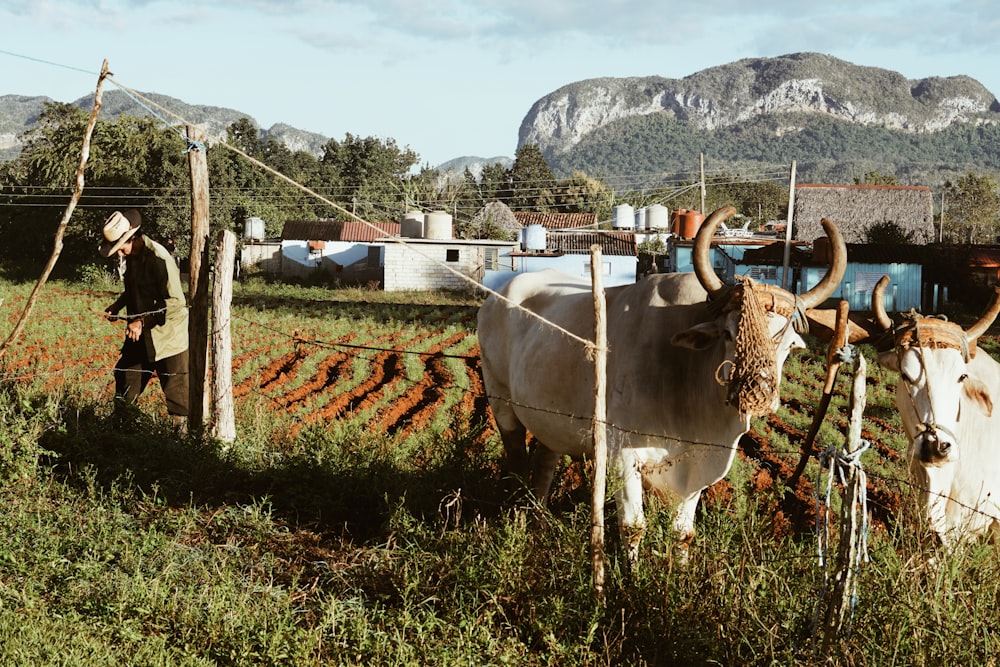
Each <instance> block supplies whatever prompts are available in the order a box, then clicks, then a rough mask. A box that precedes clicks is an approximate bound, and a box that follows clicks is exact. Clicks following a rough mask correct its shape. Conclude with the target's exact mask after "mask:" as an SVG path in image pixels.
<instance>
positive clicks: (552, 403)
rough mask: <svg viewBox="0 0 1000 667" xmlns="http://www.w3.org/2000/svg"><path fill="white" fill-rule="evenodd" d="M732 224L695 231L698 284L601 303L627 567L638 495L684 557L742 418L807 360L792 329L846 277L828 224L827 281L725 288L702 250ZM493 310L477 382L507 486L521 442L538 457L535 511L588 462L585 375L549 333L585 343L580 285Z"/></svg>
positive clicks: (589, 388) (565, 345) (588, 374)
mask: <svg viewBox="0 0 1000 667" xmlns="http://www.w3.org/2000/svg"><path fill="white" fill-rule="evenodd" d="M734 212H735V210H734V209H733V208H732V207H727V208H725V209H720V210H718V211H716V212H715V213H713V214H712V215H711V216H709V218H708V220H706V221H705V223H704V224H703V225H702V227H701V229H700V230H699V233H698V235H697V237H696V240H695V245H694V253H693V260H694V264H695V273H694V274H690V273H677V274H660V275H651V276H646V277H644V278H642V279H641V280H640V281H639V282H637V283H636V284H634V285H626V286H620V287H612V288H610V289H608V290H607V292H606V301H607V322H608V325H607V327H608V348H609V350H608V358H607V422H608V427H607V433H608V456H609V472H610V473H611V474H612V476H613V477H612V479H613V481H612V483H611V488H613V489H615V490H616V504H617V506H618V518H619V523H620V525H621V526H622V533H623V535H625V536H626V537H627V539H628V543H629V544H628V548H629V555H630V557H633V558H634V557H635V555H636V554H637V550H638V544H639V541H640V539H641V536H642V532H643V528H644V526H645V519H644V514H643V504H642V500H643V497H642V494H643V488H644V487H646V488H648V489H651V490H652V491H654V492H656V493H657V494H659V495H661V496H664V497H667V498H670V499H672V500H675V501H679V503H680V505H679V508H678V510H677V513H676V518H675V520H674V528H675V530H677V531H678V532H679V534H680V538H681V543H682V545H684V546H686V545H687V543H688V542H689V541H690V540H691V539H692V538H693V537H694V515H695V509H696V507H697V504H698V499H699V497H700V496H701V492H702V491H703V490H704V489H705V488H706V487H707V486H709V485H711V484H713V483H715V482H717V481H719V480H720V479H722V478H723V477H724V476H725V475H726V473H727V472H728V471H729V468H730V466H731V465H732V462H733V458H734V456H735V453H736V447H737V443H738V442H739V439H740V436H742V435H743V434H744V433H746V431H747V430H748V429H749V424H750V418H751V416H752V415H753V414H764V413H769V412H772V411H773V410H774V409H776V407H777V405H778V401H779V397H778V383H779V382H780V374H781V369H782V365H783V363H784V361H785V359H786V357H787V356H788V353H789V352H790V351H791V350H792V349H793V348H798V347H804V343H803V340H802V338H801V336H800V335H799V334H798V333H797V332H796V331H795V330H794V328H793V327H792V326H791V324H792V321H793V319H795V320H799V319H800V318H799V317H798V316H801V315H802V314H803V313H805V311H806V309H808V308H813V307H815V306H817V305H818V304H820V303H821V302H822V301H824V300H825V299H826V298H828V297H829V296H830V295H831V294H832V293H833V291H834V290H835V289H836V287H837V286H838V285H839V283H840V280H841V278H842V277H843V273H844V269H845V266H846V256H847V251H846V248H845V246H844V241H843V237H842V236H841V234H840V232H839V230H837V228H836V226H834V225H833V224H832V223H830V222H829V221H827V220H824V221H823V226H824V228H825V230H826V233H827V236H828V237H829V238H830V240H831V246H832V248H833V253H832V254H833V259H832V261H831V267H830V269H829V270H828V271H827V273H826V275H825V276H824V278H823V279H822V280H821V281H820V282H819V284H817V285H816V286H815V287H814V288H813V289H812V290H810V291H808V292H807V293H805V294H802V295H801V296H800V297H799V299H798V301H797V300H796V297H795V295H794V294H791V293H789V292H787V291H785V290H782V289H780V288H777V287H773V286H767V285H755V284H753V283H752V282H751V281H745V282H743V283H741V284H739V285H737V286H735V287H727V286H725V285H723V283H722V281H721V280H720V279H719V278H718V276H716V274H715V272H714V271H713V269H712V265H711V262H710V260H709V250H710V244H711V238H712V236H713V235H714V233H715V229H716V228H717V226H718V225H719V223H720V222H722V221H723V220H725V219H727V218H728V217H730V216H731V215H732V214H733V213H734ZM502 296H503V298H502V299H501V298H497V296H496V295H493V296H491V297H490V298H488V299H487V300H486V302H485V303H484V304H483V306H482V308H481V309H480V312H479V322H478V334H479V344H480V350H481V358H482V369H483V378H484V381H485V385H486V390H487V393H488V394H489V398H490V406H491V408H492V411H493V416H494V418H495V420H496V423H497V426H498V428H499V430H500V433H501V437H502V439H503V444H504V449H505V451H506V455H507V464H508V468H509V470H510V472H512V473H513V474H514V475H516V476H519V477H520V478H521V479H522V480H524V481H528V480H529V468H530V467H531V466H530V456H529V452H528V450H527V447H526V443H525V438H526V431H528V432H530V433H531V434H533V435H534V436H535V437H536V438H537V440H538V441H539V443H540V445H539V447H538V451H537V452H536V454H535V465H534V471H533V475H532V477H531V486H532V488H533V490H534V493H535V495H536V497H537V498H539V499H540V500H542V501H544V500H545V498H546V496H547V495H548V491H549V487H550V485H551V482H552V477H553V473H554V470H555V466H556V463H557V462H558V459H559V458H560V457H561V456H563V455H571V456H574V457H580V456H583V455H585V454H590V453H591V452H592V451H593V437H592V434H591V432H590V429H591V418H592V415H593V407H594V406H593V402H594V399H593V387H594V381H593V378H594V365H593V363H592V362H590V361H588V359H587V357H586V354H585V350H584V347H583V345H582V344H581V343H580V342H579V341H578V340H573V339H572V338H570V337H568V336H566V335H565V334H563V333H562V332H560V331H558V330H557V329H555V328H554V327H552V326H550V324H549V323H552V324H555V325H557V326H559V327H561V328H563V329H566V330H568V331H570V332H572V333H573V334H575V335H576V336H579V337H581V338H584V339H587V340H592V339H593V337H594V308H593V298H592V294H591V286H590V281H589V280H584V279H580V278H575V277H571V276H568V275H565V274H562V273H558V272H555V271H542V272H538V273H531V274H524V275H521V276H518V277H516V278H514V279H513V280H511V281H510V282H509V283H508V284H507V286H506V287H505V289H504V290H503V291H502ZM521 309H527V310H530V311H532V312H534V313H537V315H539V316H540V317H541V318H543V319H544V320H546V321H547V322H546V321H542V319H539V318H538V317H534V316H532V315H530V314H527V313H525V312H523V311H522V310H521ZM796 314H798V316H796ZM755 396H756V398H754V397H755Z"/></svg>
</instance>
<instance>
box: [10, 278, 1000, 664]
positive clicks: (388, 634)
mask: <svg viewBox="0 0 1000 667" xmlns="http://www.w3.org/2000/svg"><path fill="white" fill-rule="evenodd" d="M3 290H4V292H5V293H6V295H7V296H8V300H7V302H6V305H5V311H4V312H3V315H4V316H5V317H8V318H9V317H12V316H13V314H12V313H10V312H7V311H6V309H7V308H12V307H13V308H16V305H14V306H12V304H16V303H17V298H18V296H17V295H18V294H23V293H24V292H25V290H24V287H23V286H16V285H4V286H3ZM81 291H84V290H83V288H81V287H79V286H69V288H68V294H69V295H68V296H66V294H65V293H63V292H60V296H58V297H57V296H56V294H55V291H53V294H52V296H51V299H50V300H48V301H46V304H47V305H45V306H44V308H40V310H39V313H38V317H39V322H38V324H36V325H33V327H32V328H31V331H32V332H33V333H32V334H31V336H32V340H35V339H38V340H40V341H42V342H45V336H46V327H45V326H44V322H45V321H46V320H47V319H50V318H54V317H56V314H57V313H65V312H73V311H76V312H80V310H81V306H80V304H81V303H90V302H91V301H95V302H100V301H101V299H103V298H104V296H103V295H99V296H97V297H93V296H92V295H87V294H80V292H81ZM235 302H236V303H237V306H236V308H237V314H243V315H246V316H247V317H251V316H256V315H255V314H260V313H264V312H267V313H270V312H272V311H276V312H277V313H278V314H279V315H280V316H281V318H283V319H282V320H281V321H282V322H286V323H287V324H288V325H289V326H294V325H293V324H292V323H293V322H296V321H299V322H306V323H308V324H309V326H312V327H314V328H315V330H316V331H317V332H319V334H322V335H326V333H325V332H326V331H327V329H325V328H324V327H323V325H322V324H321V323H320V322H319V321H318V319H317V317H316V302H322V303H324V304H342V307H341V306H340V305H338V306H337V308H336V310H337V315H336V319H337V321H336V322H333V323H331V327H342V326H343V324H344V322H345V321H347V320H350V319H351V318H357V320H358V321H359V322H360V321H363V322H364V327H366V328H371V327H373V326H374V325H375V324H377V325H378V326H380V327H383V328H385V330H386V331H389V330H391V329H393V328H401V329H402V330H403V331H405V332H410V331H414V330H421V331H422V330H424V329H428V330H431V329H433V330H436V329H439V328H440V329H445V328H447V329H448V330H449V331H451V330H452V327H454V328H456V330H457V329H459V328H460V327H466V328H472V327H474V326H475V324H474V322H475V320H474V317H473V318H471V319H470V317H469V313H470V312H472V313H474V309H475V301H474V300H470V298H469V297H463V296H460V295H440V294H434V295H423V294H421V295H408V296H406V297H401V296H400V295H386V294H384V293H380V292H370V291H364V290H352V291H350V292H346V291H339V290H321V289H302V290H298V289H294V290H293V289H290V288H288V287H286V286H280V285H270V284H267V283H263V282H260V281H256V282H252V283H251V284H249V285H242V286H240V287H239V288H238V290H237V295H236V298H235ZM262 308H263V309H262ZM470 309H471V311H470ZM332 310H333V308H330V309H329V310H324V311H323V312H324V313H325V314H324V315H323V317H324V318H330V317H332ZM102 326H104V325H102ZM53 330H54V331H56V332H57V333H58V335H59V336H61V337H63V338H64V339H65V338H66V337H67V336H71V335H80V336H84V337H85V336H88V335H97V334H99V333H102V332H103V333H104V334H106V329H100V328H98V327H97V325H93V326H92V325H90V324H88V323H87V320H86V319H85V318H79V323H78V325H77V328H76V330H77V332H78V334H74V333H73V332H71V331H67V330H66V329H64V328H61V327H58V328H53ZM333 330H334V328H331V329H330V330H329V331H333ZM102 335H103V334H102ZM470 338H471V337H469V338H466V339H465V340H464V341H463V342H462V343H461V348H460V350H459V351H460V352H461V353H466V352H468V351H469V349H470V348H471V345H472V343H471V342H470ZM427 344H428V345H430V344H432V342H428V343H427ZM33 345H34V344H32V346H33ZM47 345H48V346H50V347H53V348H55V349H59V347H60V345H59V344H58V343H56V342H55V341H53V342H51V343H47ZM81 345H82V344H80V343H78V344H72V343H71V344H69V345H68V346H67V344H66V343H63V349H64V350H65V354H66V357H67V360H72V359H74V358H76V357H74V356H73V355H75V354H76V349H77V347H80V346H81ZM97 345H101V346H106V345H108V344H107V343H104V342H98V343H97ZM92 346H93V343H92V344H91V347H92ZM28 347H29V345H27V344H25V345H24V346H21V347H20V348H19V349H16V350H11V351H10V352H8V354H9V355H10V357H9V358H8V359H6V360H5V362H4V363H6V364H8V365H10V366H12V365H13V364H14V363H15V362H17V361H18V360H19V359H20V355H22V353H23V354H29V350H27V348H28ZM84 347H86V346H84ZM275 347H279V346H275ZM983 347H984V349H988V350H990V351H992V349H993V348H991V347H989V346H988V345H984V346H983ZM424 349H426V347H425V348H424ZM93 353H94V350H92V349H91V350H88V351H87V354H90V355H92V354H93ZM113 353H114V350H113V349H111V350H110V351H109V352H108V355H109V357H110V360H111V362H113ZM868 353H869V354H870V352H868ZM30 354H34V352H30ZM81 354H82V352H81ZM276 354H277V353H276ZM264 356H266V355H264ZM824 359H825V350H824V351H820V352H818V353H816V352H809V353H806V354H804V355H801V356H799V355H796V356H795V357H793V360H790V366H789V373H788V374H787V376H786V379H785V381H784V382H783V396H786V397H789V398H790V400H791V401H792V402H790V403H787V404H786V405H785V406H783V408H782V411H783V412H782V413H781V414H782V416H783V418H784V417H785V416H787V417H789V418H794V420H795V421H796V423H797V425H798V426H799V427H802V428H808V422H809V419H811V414H809V413H808V411H807V410H808V406H809V405H813V404H814V403H815V401H816V400H817V399H818V392H819V391H820V389H821V388H822V383H823V373H824V372H825V363H824ZM262 362H263V359H262V360H261V361H260V362H258V363H262ZM39 363H41V362H39ZM45 363H52V362H49V361H46V362H45ZM410 363H413V362H408V364H410ZM69 366H70V367H71V368H70V369H69V370H67V374H68V377H69V378H70V380H67V382H66V383H65V384H64V385H63V386H62V387H61V388H60V389H58V390H57V391H54V390H52V388H51V387H48V388H47V385H46V382H45V381H44V380H42V379H39V380H32V381H30V382H29V381H14V380H13V379H11V378H10V376H8V377H7V379H6V380H5V381H4V382H3V391H2V393H0V417H2V420H3V433H2V434H0V481H2V484H0V504H2V507H3V508H4V510H3V512H0V534H2V536H3V539H2V540H0V663H2V664H4V665H32V666H35V665H86V666H88V667H89V666H92V665H331V664H332V665H442V666H443V665H449V666H450V665H529V666H531V665H563V664H567V665H711V664H722V665H772V664H780V665H815V664H827V663H829V664H838V665H839V664H872V665H874V664H878V665H944V664H968V665H972V664H976V665H979V664H983V665H985V664H989V661H990V660H991V659H992V658H993V656H995V655H996V654H997V653H998V652H1000V634H998V633H1000V630H998V629H997V627H998V626H997V621H996V619H997V618H1000V609H998V606H1000V571H998V570H1000V560H998V554H997V552H996V549H995V546H994V545H991V544H982V545H974V546H972V547H970V548H968V549H966V550H964V551H962V552H960V553H958V554H956V555H955V556H954V557H952V558H949V559H946V560H945V562H944V564H943V565H942V566H941V567H939V568H938V569H937V570H930V571H928V570H924V569H922V568H920V567H918V565H917V563H918V562H919V556H920V554H921V550H922V546H921V536H920V535H918V532H917V530H916V528H915V527H914V524H913V522H912V519H910V518H908V517H907V516H906V515H905V513H902V512H901V515H900V516H898V518H897V520H896V521H894V522H890V523H889V524H888V525H887V526H886V527H885V528H883V529H880V530H879V531H877V532H874V533H873V534H872V535H871V540H870V556H871V561H870V562H869V563H868V564H866V565H865V566H864V567H863V568H862V570H861V571H860V575H859V598H858V601H857V606H856V608H855V613H854V618H853V623H852V625H851V632H850V634H849V635H845V636H841V637H839V638H838V639H837V641H836V642H835V643H834V645H833V646H832V647H831V648H829V649H828V650H827V651H826V652H821V651H820V649H819V647H820V641H821V639H822V636H821V633H820V632H819V631H818V630H817V629H816V628H815V627H814V625H813V620H814V617H815V614H816V613H817V609H818V608H820V609H821V608H822V604H821V602H822V591H821V581H822V576H823V573H822V570H821V568H820V566H819V564H818V561H817V558H816V541H815V537H814V535H813V534H812V533H811V532H809V531H808V530H807V531H803V532H792V533H787V532H786V533H781V534H778V533H777V532H776V530H775V527H776V523H775V517H774V513H773V509H774V507H775V506H776V503H778V502H779V501H780V499H781V497H782V495H783V493H784V490H783V488H782V487H781V486H780V484H776V485H775V486H774V487H773V488H764V489H761V488H758V487H757V486H756V485H755V483H754V480H755V479H757V472H758V471H757V469H756V464H755V463H754V462H753V461H751V460H738V461H737V463H736V465H735V466H734V468H733V470H732V471H731V473H730V475H729V476H728V479H727V481H728V483H729V485H730V486H731V488H732V493H731V495H730V496H729V497H728V498H727V499H725V500H720V501H718V502H714V503H706V504H705V505H703V507H702V508H701V509H700V510H699V513H698V517H697V522H696V525H697V529H698V531H699V532H698V537H697V539H696V540H695V542H694V544H693V545H692V548H691V557H690V561H689V563H688V564H687V565H686V566H682V565H681V564H680V563H679V562H678V560H677V557H676V556H677V554H676V552H675V551H674V550H673V549H672V545H673V542H674V538H673V536H672V535H671V534H670V529H669V526H670V519H671V508H670V506H669V505H664V504H662V503H660V502H658V501H656V500H655V499H650V500H649V503H648V509H649V521H650V524H649V528H648V532H647V535H646V538H645V540H644V542H643V544H642V548H641V556H640V561H639V564H638V565H637V566H636V567H635V568H634V569H631V570H630V569H629V567H628V566H627V564H626V559H625V557H624V554H623V551H622V546H621V540H620V539H619V535H618V530H617V528H616V526H615V524H614V517H615V509H614V504H613V503H609V504H608V506H607V514H608V530H607V550H608V563H607V572H608V584H607V589H606V600H605V602H604V604H603V605H602V604H600V603H598V602H597V600H596V599H595V596H594V594H593V590H592V584H591V570H590V553H589V551H590V549H589V535H590V508H589V505H588V504H587V502H586V497H587V494H588V493H589V491H588V490H587V489H586V488H582V489H573V488H568V490H567V491H566V492H565V495H563V496H561V499H560V501H559V502H558V503H556V504H555V511H554V512H553V513H548V512H545V511H542V510H539V509H538V508H536V507H533V506H531V505H527V504H520V505H512V504H510V503H508V502H507V495H506V491H505V485H504V484H503V481H502V480H501V479H500V475H499V472H498V465H499V461H500V445H499V441H498V439H497V438H496V436H493V435H490V436H489V437H488V438H486V439H485V442H484V439H483V435H484V433H483V428H484V425H483V424H476V423H470V421H469V420H468V418H467V417H466V416H465V415H462V414H460V413H458V412H457V411H454V410H450V411H449V412H450V413H452V414H448V415H444V416H441V415H438V420H437V421H435V422H433V424H432V425H431V426H429V427H428V428H427V429H426V430H425V431H424V432H421V433H419V434H416V435H413V436H411V437H387V436H386V434H385V433H382V432H380V431H379V430H378V429H374V428H371V426H370V423H368V422H365V421H361V420H359V419H343V420H336V421H332V422H328V423H322V424H316V425H312V426H303V427H302V428H301V429H300V430H299V431H298V432H297V434H296V435H294V437H293V436H292V435H291V434H290V433H291V431H290V429H291V426H292V425H293V424H294V423H295V422H294V421H290V420H289V417H288V416H286V415H283V414H277V413H275V412H273V411H271V410H270V409H269V408H268V407H267V401H268V399H267V397H265V396H261V395H260V394H254V393H250V394H248V395H247V397H246V398H245V399H244V400H242V401H240V402H238V404H237V416H238V424H237V427H238V432H239V437H238V439H237V441H236V442H235V443H232V445H231V446H230V447H228V448H223V447H222V446H221V443H218V442H215V441H213V440H212V439H211V438H209V437H207V436H204V435H200V434H193V435H191V436H190V437H188V438H185V439H178V438H176V437H175V436H174V435H173V434H172V433H171V432H170V431H169V429H168V428H167V427H166V420H165V418H164V416H163V414H162V413H161V412H160V406H159V403H160V402H161V401H160V399H159V397H158V394H157V392H158V388H157V387H155V386H151V387H150V389H149V390H148V394H149V400H148V402H146V403H145V404H144V405H143V406H142V407H143V411H142V413H141V414H138V415H137V416H136V420H135V421H134V422H133V423H131V424H129V426H128V428H126V429H120V428H117V427H116V425H115V424H113V423H112V421H111V417H110V406H109V405H108V404H107V398H108V394H107V392H108V382H109V377H108V375H107V374H104V373H97V372H95V373H92V374H88V373H84V372H83V371H81V370H80V369H78V368H77V369H73V368H72V364H69ZM460 367H461V364H459V365H458V368H456V369H455V370H456V371H457V370H460ZM407 368H408V369H411V367H410V366H409V365H408V366H407ZM419 372H420V368H419V364H418V365H417V366H415V367H413V368H412V369H411V370H410V372H409V374H410V376H411V379H412V377H414V376H418V375H419ZM842 373H843V372H842ZM847 375H848V373H844V377H842V378H840V379H839V380H838V386H837V391H838V395H837V396H836V397H835V399H834V401H832V402H831V403H832V404H831V409H830V424H829V425H826V424H825V425H824V431H823V433H822V436H821V437H822V438H825V441H834V440H835V439H836V438H837V437H838V434H842V428H841V426H839V425H838V424H839V423H840V422H845V423H846V418H847V415H846V407H845V404H846V399H845V398H844V397H843V393H844V391H845V389H844V387H846V386H847V384H848V382H849V380H848V379H846V376H847ZM91 376H92V379H87V380H86V381H84V379H82V378H91ZM352 381H353V379H352ZM892 381H894V378H893V377H891V375H888V374H886V373H885V372H884V371H881V370H880V369H877V366H876V365H875V364H874V363H873V362H870V363H869V401H870V407H871V409H872V410H873V414H875V415H878V416H879V419H880V421H879V422H877V423H876V422H875V421H872V422H870V423H867V425H866V428H867V430H868V433H869V434H871V435H873V436H876V437H878V438H880V439H885V440H886V441H887V442H889V444H888V445H886V446H887V447H888V448H889V449H892V450H898V449H899V447H900V442H901V441H900V435H899V432H898V418H896V417H895V416H894V415H893V414H892V411H891V408H890V407H888V406H891V401H892V398H891V392H889V391H887V390H886V389H885V386H884V385H885V384H887V383H891V382H892ZM458 384H459V387H458V389H457V390H458V391H460V392H461V391H468V386H467V382H465V383H464V384H463V383H462V382H458ZM802 423H804V424H805V426H801V424H802ZM490 433H491V432H490ZM776 437H777V438H778V439H779V440H780V439H781V438H784V440H780V441H779V442H777V444H774V443H772V444H774V447H775V449H778V450H780V451H781V452H782V453H783V454H782V455H784V456H789V457H795V459H796V460H797V448H798V447H799V445H800V443H799V442H797V441H795V440H794V439H793V438H788V437H787V436H784V435H781V434H776ZM840 437H842V435H841V436H840ZM866 456H867V455H866ZM867 460H870V461H872V464H871V468H872V475H873V480H875V481H874V482H873V484H875V485H878V486H879V488H882V487H883V486H886V485H892V484H895V485H896V486H894V487H892V488H893V489H894V490H896V491H898V492H900V493H904V494H907V493H910V490H909V488H908V487H907V486H906V485H902V484H900V483H899V482H897V481H895V480H899V479H901V478H905V473H904V471H902V470H901V469H900V468H899V466H898V464H897V463H893V461H892V460H890V459H888V458H884V457H875V456H872V457H871V458H870V459H866V461H867ZM814 474H815V467H814V466H812V465H811V466H810V469H809V475H814ZM876 475H877V476H878V477H877V478H876ZM585 486H586V485H584V487H585Z"/></svg>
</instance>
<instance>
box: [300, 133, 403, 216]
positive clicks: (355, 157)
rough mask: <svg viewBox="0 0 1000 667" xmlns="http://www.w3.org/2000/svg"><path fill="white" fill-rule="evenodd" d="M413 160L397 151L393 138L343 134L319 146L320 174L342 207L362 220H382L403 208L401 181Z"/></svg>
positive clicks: (400, 150)
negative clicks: (337, 138) (342, 136)
mask: <svg viewBox="0 0 1000 667" xmlns="http://www.w3.org/2000/svg"><path fill="white" fill-rule="evenodd" d="M417 160H418V156H417V154H416V153H415V152H413V151H412V150H411V149H410V148H409V147H406V148H399V147H398V146H397V145H396V142H395V140H393V139H385V140H382V139H379V138H377V137H367V138H364V139H362V138H359V137H355V136H353V135H352V134H350V133H347V134H346V135H345V137H344V140H343V141H337V140H336V139H331V140H330V141H328V142H327V143H326V145H325V146H323V156H322V157H321V158H320V163H321V167H322V169H321V175H322V178H323V181H324V183H325V185H326V186H327V187H329V188H332V189H333V190H334V191H335V193H336V199H337V200H338V201H339V202H341V203H342V205H343V206H344V208H346V209H347V210H350V211H351V212H353V213H354V214H355V215H358V216H360V217H362V218H365V219H375V220H384V219H386V218H387V217H395V215H397V214H398V213H399V211H401V210H402V209H403V208H404V205H405V203H406V202H405V196H404V191H403V188H402V187H401V182H402V181H403V179H404V178H405V177H406V175H407V174H408V173H409V171H410V169H411V168H412V167H413V166H414V165H416V164H417Z"/></svg>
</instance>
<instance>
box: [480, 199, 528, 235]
mask: <svg viewBox="0 0 1000 667" xmlns="http://www.w3.org/2000/svg"><path fill="white" fill-rule="evenodd" d="M497 232H500V233H501V234H500V235H502V236H507V237H508V238H509V239H511V240H515V239H517V238H518V237H519V236H520V234H521V223H519V222H518V221H517V218H516V217H515V216H514V213H513V211H511V210H510V207H509V206H507V205H506V204H504V203H503V202H499V201H491V202H489V203H488V204H486V205H485V206H483V207H482V208H481V209H479V211H477V212H476V214H475V215H474V216H472V221H471V222H470V224H469V234H470V237H471V238H492V237H493V236H495V235H496V233H497Z"/></svg>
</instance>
